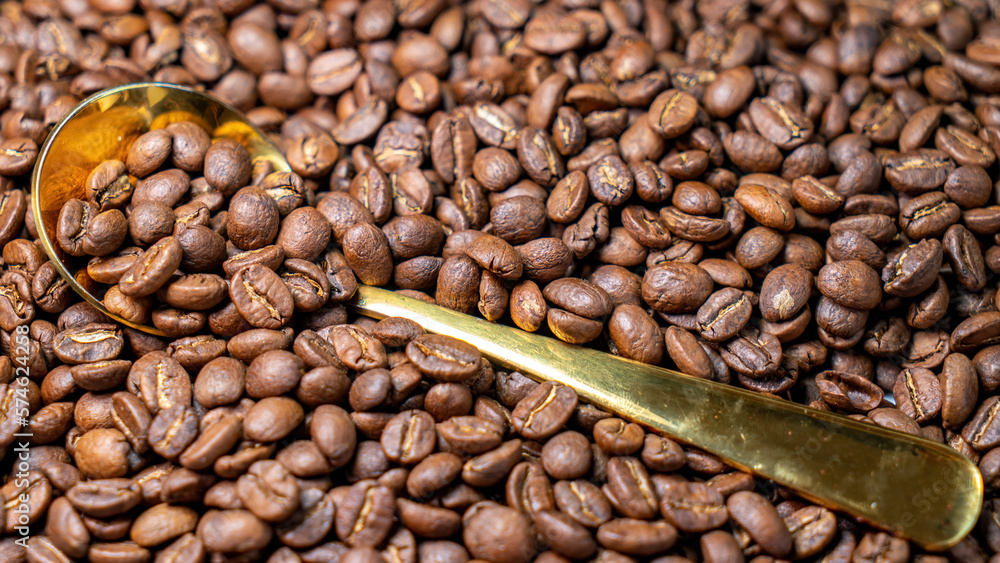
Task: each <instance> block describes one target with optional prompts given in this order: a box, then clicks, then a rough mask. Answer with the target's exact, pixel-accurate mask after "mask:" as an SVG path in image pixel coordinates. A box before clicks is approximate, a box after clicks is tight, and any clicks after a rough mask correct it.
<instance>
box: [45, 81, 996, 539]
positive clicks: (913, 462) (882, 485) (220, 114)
mask: <svg viewBox="0 0 1000 563" xmlns="http://www.w3.org/2000/svg"><path fill="white" fill-rule="evenodd" d="M179 120H201V121H202V122H203V123H204V124H205V126H206V128H207V129H208V130H209V131H212V132H213V133H212V135H213V137H233V138H237V139H239V140H241V141H242V142H243V143H244V144H245V145H246V146H247V147H248V149H249V150H250V154H251V156H252V157H253V158H254V159H255V160H256V159H266V160H269V161H270V162H271V163H272V164H273V166H274V168H275V169H276V170H287V169H288V164H287V162H286V161H285V159H284V157H283V156H282V155H281V153H280V152H279V151H278V150H277V148H275V147H274V146H273V145H272V144H271V143H270V142H269V141H268V139H267V138H266V137H265V136H264V135H263V134H262V133H260V132H259V131H258V130H257V129H256V128H254V127H253V126H252V125H250V123H249V122H248V121H246V118H244V117H243V116H242V115H241V114H240V113H239V112H238V111H237V110H235V109H233V108H231V107H229V106H227V105H225V104H223V103H222V102H219V101H218V100H215V99H214V98H212V97H210V96H208V95H206V94H203V93H200V92H196V91H194V90H190V89H188V88H183V87H180V86H172V85H167V84H135V85H129V86H123V87H120V88H114V89H111V90H107V91H104V92H101V93H99V94H96V95H94V96H91V97H90V98H88V99H87V100H84V101H83V102H82V103H81V104H80V106H78V107H77V108H76V109H75V110H74V111H73V112H72V113H70V114H69V115H68V116H67V117H66V118H65V119H64V120H63V121H61V122H60V123H59V124H58V125H56V127H55V129H54V130H53V131H52V133H51V134H50V135H49V138H48V139H47V140H46V142H45V144H44V145H43V146H42V149H41V152H40V154H39V157H38V161H37V163H36V165H35V171H34V175H33V176H32V206H33V208H32V209H33V211H34V214H35V217H36V223H37V226H38V232H39V236H40V237H41V239H42V244H43V246H44V247H45V251H46V253H47V254H48V255H49V258H50V259H51V260H52V261H53V262H54V263H55V264H56V266H57V268H58V269H59V272H60V274H62V275H63V277H64V278H66V280H67V282H68V283H69V284H70V285H71V286H72V287H73V289H74V290H75V291H76V292H77V293H79V294H80V295H81V296H82V297H84V298H85V299H86V300H87V301H89V302H90V303H91V304H92V305H94V306H95V307H97V308H98V309H100V310H101V311H103V312H105V314H108V315H109V316H111V317H114V318H116V319H117V320H118V321H119V322H121V323H123V324H125V325H127V326H131V327H133V328H137V329H139V330H143V331H146V332H150V333H153V334H160V332H159V331H158V330H156V329H155V328H153V327H151V326H139V325H135V324H133V323H129V322H127V321H125V320H123V319H120V318H117V317H116V316H115V315H112V314H110V313H109V312H108V311H107V310H106V309H105V308H104V307H103V305H101V302H100V299H99V296H98V295H95V294H93V293H91V290H92V289H93V288H96V287H97V284H95V283H94V282H93V280H91V279H90V278H89V277H88V276H87V271H86V267H85V264H83V263H80V262H76V261H74V260H75V259H69V258H70V257H68V256H65V255H64V253H62V252H61V251H60V249H59V246H58V244H57V243H56V241H55V222H56V219H57V217H58V214H59V210H60V208H61V207H62V204H63V203H64V202H65V201H66V200H67V199H69V198H71V197H79V198H82V197H84V181H85V180H86V178H87V175H88V174H89V173H90V170H91V169H93V167H94V166H96V165H97V164H98V163H99V162H101V161H103V160H106V159H109V158H117V159H123V158H124V155H125V151H126V150H127V148H128V146H129V144H130V143H131V141H132V140H134V139H135V138H136V137H138V136H139V135H141V134H142V133H144V132H146V131H148V130H149V129H150V128H157V127H162V126H165V125H166V124H168V123H171V122H173V121H179ZM67 259H68V260H67ZM64 260H65V261H64ZM352 306H353V307H354V308H355V310H357V311H358V312H360V313H362V314H365V315H368V316H372V317H375V318H382V317H387V316H401V317H407V318H410V319H412V320H414V321H416V322H418V323H420V324H421V325H422V326H423V327H424V328H426V329H427V330H429V331H431V332H436V333H440V334H447V335H450V336H454V337H456V338H459V339H462V340H465V341H468V342H469V343H471V344H473V345H474V346H476V347H478V348H479V349H480V350H482V352H483V354H484V355H486V357H487V358H489V359H490V360H492V361H493V362H496V363H498V364H500V365H503V366H506V367H508V368H511V369H516V370H519V371H521V372H522V373H524V374H526V375H530V376H532V377H534V378H536V379H541V380H553V381H558V382H560V383H564V384H566V385H569V386H571V387H573V388H574V389H576V390H577V392H578V393H579V394H580V396H582V397H584V398H585V399H587V400H589V401H591V402H593V403H594V404H597V405H599V406H601V407H604V408H606V409H608V410H610V411H613V412H615V413H617V414H619V415H620V416H622V417H624V418H627V419H629V420H633V421H636V422H638V423H640V424H643V425H646V426H648V427H650V428H653V429H654V430H657V431H660V432H663V433H665V434H667V435H669V436H671V437H674V438H676V439H678V440H680V441H682V442H684V443H687V444H690V445H692V446H696V447H699V448H702V449H704V450H705V451H708V452H710V453H712V454H715V455H717V456H719V457H720V458H722V459H723V460H725V461H726V462H728V463H730V464H731V465H733V466H735V467H738V468H740V469H743V470H745V471H749V472H751V473H753V474H756V475H759V476H762V477H765V478H768V479H772V480H774V481H775V482H776V483H779V484H781V485H784V486H786V487H788V488H790V489H792V490H794V491H796V492H797V493H798V494H800V495H802V496H803V497H804V498H807V499H810V500H812V501H815V502H817V503H819V504H822V505H824V506H827V507H830V508H833V509H837V510H841V511H843V512H846V513H848V514H850V515H852V516H854V517H856V518H858V519H860V520H863V521H865V522H868V523H870V524H872V525H874V526H877V527H879V528H882V529H885V530H889V531H892V532H894V533H896V534H899V535H900V536H903V537H907V538H910V539H912V540H914V541H915V542H917V543H918V544H920V545H922V546H924V547H925V548H928V549H932V550H936V549H945V548H947V547H949V546H951V545H954V544H955V543H956V542H958V541H959V540H960V539H961V538H963V537H964V536H965V535H966V534H967V533H968V532H969V531H970V530H971V529H972V527H973V526H974V525H975V523H976V520H977V518H978V515H979V510H980V508H981V506H982V501H983V482H982V476H981V475H980V473H979V471H978V469H977V468H976V466H975V465H974V464H973V463H972V462H971V461H969V460H968V459H967V458H966V457H965V456H963V455H962V454H960V453H958V452H957V451H955V450H953V449H951V448H949V447H947V446H944V445H942V444H939V443H935V442H931V441H929V440H924V439H922V438H917V437H914V436H911V435H908V434H903V433H899V432H895V431H891V430H887V429H884V428H880V427H877V426H873V425H868V424H862V423H859V422H855V421H853V420H850V419H848V418H845V417H842V416H838V415H834V414H831V413H826V412H821V411H816V410H813V409H809V408H806V407H803V406H801V405H797V404H794V403H791V402H787V401H780V400H776V399H770V398H767V397H763V396H761V395H757V394H754V393H751V392H748V391H744V390H742V389H738V388H736V387H731V386H728V385H722V384H718V383H714V382H711V381H705V380H701V379H697V378H694V377H689V376H686V375H683V374H680V373H677V372H674V371H670V370H666V369H662V368H658V367H654V366H649V365H645V364H640V363H637V362H632V361H629V360H625V359H623V358H619V357H617V356H612V355H610V354H605V353H603V352H599V351H596V350H591V349H588V348H581V347H577V346H572V345H569V344H566V343H563V342H561V341H558V340H555V339H552V338H546V337H543V336H538V335H534V334H529V333H527V332H523V331H521V330H518V329H515V328H511V327H506V326H503V325H499V324H495V323H490V322H487V321H484V320H480V319H476V318H474V317H471V316H468V315H463V314H461V313H456V312H454V311H451V310H448V309H445V308H443V307H438V306H435V305H430V304H427V303H424V302H422V301H419V300H416V299H411V298H407V297H405V296H402V295H399V294H397V293H394V292H392V291H387V290H384V289H378V288H374V287H360V288H358V293H357V296H356V297H355V300H354V301H353V303H352Z"/></svg>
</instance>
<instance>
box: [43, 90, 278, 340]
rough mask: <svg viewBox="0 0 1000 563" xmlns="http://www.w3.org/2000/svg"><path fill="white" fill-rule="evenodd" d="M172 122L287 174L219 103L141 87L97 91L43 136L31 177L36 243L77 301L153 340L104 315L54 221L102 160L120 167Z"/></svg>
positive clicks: (267, 147) (256, 133) (261, 138)
mask: <svg viewBox="0 0 1000 563" xmlns="http://www.w3.org/2000/svg"><path fill="white" fill-rule="evenodd" d="M177 121H193V122H195V123H198V124H200V125H202V126H203V127H204V128H205V129H206V130H207V131H209V134H210V135H211V137H212V139H213V140H215V139H219V138H222V137H228V138H231V139H235V140H237V141H240V142H241V143H243V145H244V146H246V148H247V150H249V151H250V157H251V158H252V159H253V163H254V164H257V162H258V161H261V160H266V161H268V162H270V163H271V165H272V166H273V167H274V170H276V171H278V170H289V169H290V168H289V166H288V161H286V160H285V157H284V156H283V155H282V154H281V151H279V150H278V148H277V147H275V146H274V144H273V143H271V141H270V140H268V138H267V137H266V136H265V135H264V134H263V133H262V132H260V130H258V129H257V128H256V127H254V126H253V124H251V123H250V121H248V120H247V118H246V116H244V115H243V114H242V113H241V112H240V111H239V110H237V109H235V108H233V107H231V106H229V105H228V104H226V103H224V102H222V101H221V100H219V99H217V98H215V97H214V96H211V95H209V94H205V93H204V92H199V91H197V90H192V89H191V88H186V87H184V86H176V85H174V84H161V83H139V84H128V85H125V86H119V87H117V88H110V89H108V90H103V91H101V92H98V93H97V94H94V95H93V96H90V97H89V98H87V99H86V100H83V101H82V102H80V104H79V105H77V106H76V107H75V108H74V109H73V111H71V112H70V113H69V114H68V115H66V116H65V117H64V118H63V119H62V120H61V121H59V123H57V124H56V126H55V127H54V128H53V129H52V131H51V132H50V133H49V136H48V138H47V139H46V140H45V143H44V144H43V145H42V148H41V150H40V151H39V153H38V159H37V161H36V162H35V169H34V172H33V173H32V175H31V205H32V208H31V209H32V212H33V213H34V216H35V224H36V226H37V228H38V237H39V238H40V239H41V240H42V246H43V247H44V248H45V253H46V254H48V255H49V259H51V260H52V262H53V264H55V266H56V269H57V270H59V273H60V274H61V275H62V277H63V278H64V279H65V280H66V282H67V283H69V285H70V287H72V288H73V290H74V291H76V292H77V293H78V294H79V295H80V296H81V297H83V298H84V299H86V300H87V301H89V302H90V304H91V305H93V306H94V307H97V309H98V310H100V311H101V312H102V313H104V314H105V315H107V316H109V317H111V318H113V319H115V320H116V321H118V322H119V323H122V324H123V325H126V326H130V327H132V328H135V329H139V330H142V331H145V332H148V333H151V334H156V335H158V336H165V335H164V334H163V332H162V331H160V330H159V329H157V328H156V327H153V326H151V325H137V324H135V323H132V322H129V321H127V320H125V319H123V318H121V317H119V316H118V315H115V314H114V313H112V312H110V311H108V310H107V309H106V308H105V307H104V305H103V304H102V303H101V298H102V297H103V294H101V293H98V291H99V290H100V288H101V286H100V285H99V284H97V283H96V282H94V280H92V279H91V278H90V276H89V275H88V274H87V261H86V259H85V258H74V257H72V256H69V255H68V254H66V253H65V252H63V250H62V248H60V247H59V244H58V243H57V242H56V221H57V220H58V219H59V211H60V210H61V209H62V206H63V204H64V203H66V201H67V200H69V199H72V198H77V199H86V188H85V182H86V180H87V175H89V174H90V171H91V170H93V169H94V167H96V166H97V165H98V164H100V163H101V162H103V161H105V160H110V159H116V160H121V161H124V160H125V155H126V154H128V148H129V146H131V144H132V141H134V140H135V139H136V138H138V137H139V136H140V135H142V134H143V133H146V132H147V131H150V130H152V129H161V128H163V127H166V126H167V125H169V124H171V123H174V122H177Z"/></svg>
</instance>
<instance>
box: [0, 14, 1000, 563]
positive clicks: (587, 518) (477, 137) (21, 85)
mask: <svg viewBox="0 0 1000 563" xmlns="http://www.w3.org/2000/svg"><path fill="white" fill-rule="evenodd" d="M998 10H1000V7H998V6H997V5H996V3H990V2H987V1H981V0H957V1H956V2H949V3H945V2H942V1H941V0H901V1H898V2H889V1H887V0H869V1H865V2H861V1H858V0H850V1H847V2H843V3H833V2H824V1H823V0H790V1H775V2H753V3H751V2H749V1H745V0H707V1H693V0H679V1H675V2H668V1H666V0H556V1H552V2H537V3H535V2H529V1H527V0H475V1H473V2H468V3H462V2H457V1H449V0H405V1H404V0H400V1H398V2H393V1H392V0H370V1H364V2H362V1H360V0H325V1H324V2H319V1H318V0H269V1H268V2H264V3H255V2H252V1H247V0H219V1H215V2H208V1H200V0H142V1H141V2H138V3H137V2H134V1H132V0H88V1H86V2H84V1H82V0H26V1H8V2H6V3H4V4H2V6H0V247H2V252H3V254H2V258H3V267H2V273H0V347H2V348H3V350H4V352H5V354H6V355H5V356H4V357H3V358H0V392H2V399H0V448H2V451H3V453H4V455H3V456H2V459H3V461H2V464H0V471H2V474H3V485H2V488H0V496H2V498H3V505H2V509H0V517H2V520H3V522H4V535H5V539H3V540H0V560H2V561H14V562H20V561H32V562H35V561H73V560H80V561H84V560H86V561H91V562H94V563H102V562H110V561H136V562H143V561H154V562H159V563H167V562H171V563H174V562H176V563H179V562H181V561H185V562H186V561H194V562H200V561H219V562H224V561H234V562H235V561H270V562H275V563H277V562H299V561H301V562H306V563H309V562H313V561H316V562H318V561H340V560H344V561H345V563H357V561H356V560H363V561H365V562H366V563H367V562H371V563H378V562H379V561H384V562H385V563H417V562H418V561H421V562H422V561H435V562H443V563H452V562H461V561H464V560H467V559H470V558H475V559H482V560H488V561H494V562H497V563H521V562H524V561H528V560H531V559H533V558H536V556H537V558H539V559H546V560H548V561H546V562H544V563H558V562H560V561H565V560H591V559H595V560H601V561H605V562H610V561H622V562H626V561H631V560H638V559H653V560H656V561H657V563H674V562H679V561H685V560H691V561H698V560H705V561H740V560H751V559H753V560H758V561H761V562H762V563H763V562H764V561H768V560H773V559H802V558H805V559H819V558H822V559H823V560H826V561H852V560H853V561H904V560H907V559H909V558H910V557H911V556H913V557H914V558H920V559H921V560H923V561H925V562H930V561H937V560H943V559H945V558H947V557H950V558H952V559H956V560H960V561H985V560H987V558H989V557H990V556H993V557H994V558H996V556H995V555H994V554H996V553H998V552H1000V518H997V514H1000V498H997V497H996V494H997V492H1000V416H997V413H998V412H1000V411H998V406H997V405H998V402H1000V396H998V395H996V390H997V388H998V387H1000V336H998V335H1000V310H998V300H997V289H998V287H997V286H998V283H997V282H998V278H997V274H998V273H1000V191H998V190H996V189H995V182H994V180H993V178H995V177H997V173H998V165H997V163H996V155H997V153H998V152H1000V21H998V19H997V18H998V15H1000V14H998ZM143 80H156V81H163V82H171V83H177V84H184V85H189V86H193V87H196V88H203V89H205V90H206V91H209V92H211V93H213V94H215V95H216V96H218V97H220V98H221V99H223V100H225V101H227V102H229V103H230V104H232V105H234V106H235V107H237V108H239V109H241V110H243V111H245V112H246V114H247V115H248V117H249V118H250V120H251V121H253V122H254V123H255V124H256V125H257V126H258V127H260V128H261V129H262V130H264V131H266V132H267V133H268V135H269V136H270V137H271V139H272V140H273V141H274V142H275V144H276V145H277V146H278V147H279V148H280V149H281V150H282V152H283V153H284V154H285V155H286V157H287V159H288V162H289V164H290V166H291V168H292V172H290V173H289V172H280V171H275V170H271V169H267V167H262V166H255V165H254V164H253V163H252V162H250V160H249V155H248V154H247V152H246V150H245V149H244V148H243V147H241V146H240V145H238V144H237V143H234V142H230V141H225V140H217V141H215V142H214V143H213V142H212V140H211V139H209V138H208V135H207V133H206V132H205V131H203V130H202V129H200V128H199V127H198V126H197V125H195V124H193V123H187V122H178V123H173V124H171V125H169V126H168V127H165V128H163V129H159V130H155V131H151V132H149V133H147V134H145V135H143V136H142V137H141V138H140V139H138V140H137V141H136V142H135V144H134V145H133V146H132V147H130V151H129V154H128V157H127V158H126V159H125V161H122V162H119V161H108V162H104V163H101V164H100V165H99V166H97V167H96V168H95V169H94V170H93V171H91V173H90V176H89V177H88V178H87V179H86V184H85V185H84V186H82V187H84V188H86V190H87V192H86V198H85V199H79V200H73V201H71V202H69V203H67V205H66V206H65V207H64V208H63V210H62V213H61V215H60V221H59V226H58V229H57V239H58V244H59V246H60V247H61V248H62V249H63V250H64V251H65V252H67V253H68V254H70V255H72V256H77V257H79V259H81V260H89V262H88V263H87V272H88V273H89V274H90V276H91V277H92V278H93V279H94V280H95V281H96V282H98V283H99V284H103V286H104V287H105V288H106V292H105V293H104V302H105V304H106V306H107V307H108V308H109V310H112V311H114V312H115V313H116V314H118V315H120V316H122V317H125V318H128V319H130V320H135V321H140V320H141V321H143V322H145V321H149V322H152V323H153V324H155V325H156V326H157V327H159V328H160V329H161V330H163V331H164V332H166V333H168V334H169V335H170V336H169V337H167V338H159V337H154V336H150V335H148V334H145V333H142V332H138V331H135V330H133V329H130V328H126V327H121V326H119V325H118V324H116V323H114V322H112V321H111V319H109V318H107V317H106V316H104V315H102V314H100V313H99V312H98V311H96V310H95V309H94V308H93V307H91V306H89V305H88V304H86V303H84V302H82V301H81V300H80V299H79V298H78V297H77V296H76V295H75V294H73V293H72V292H71V291H70V288H69V287H68V286H67V285H66V283H65V282H64V281H63V280H61V279H60V278H59V276H58V274H57V272H56V269H55V267H54V265H53V264H51V263H50V262H48V260H47V258H46V256H45V254H44V253H43V252H42V250H41V248H40V246H39V244H38V242H37V230H36V228H35V221H34V218H33V217H32V214H31V212H30V210H29V209H28V207H29V206H28V200H29V196H28V189H29V179H28V174H29V173H30V171H31V169H32V167H33V165H34V163H35V159H36V157H37V154H38V147H39V146H40V145H41V143H42V142H43V140H44V138H45V136H46V134H47V132H48V131H49V129H50V128H51V127H52V126H53V125H54V124H55V123H57V122H58V121H59V119H60V118H61V117H62V116H64V115H65V114H66V113H67V112H68V111H69V110H70V109H72V108H73V107H74V105H75V104H76V103H77V102H78V101H79V100H81V99H82V98H83V97H86V96H87V95H90V94H92V93H95V92H97V91H100V90H102V89H104V88H107V87H111V86H117V85H120V84H124V83H128V82H135V81H143ZM359 282H360V283H364V284H370V285H377V286H384V287H389V288H392V289H397V290H399V291H401V292H405V293H406V294H408V295H411V296H414V297H418V298H421V299H425V300H429V301H434V302H436V303H438V304H439V305H442V306H445V307H448V308H451V309H455V310H458V311H462V312H467V313H471V314H476V315H479V316H482V317H484V318H486V319H488V320H490V321H496V322H500V323H507V324H511V325H513V326H517V327H520V328H522V329H524V330H527V331H532V332H538V333H541V334H546V335H550V336H554V337H556V338H559V339H562V340H564V341H567V342H571V343H575V344H582V345H588V346H594V347H597V348H600V349H603V350H606V351H609V352H611V353H615V354H619V355H622V356H625V357H628V358H631V359H635V360H638V361H642V362H646V363H651V364H658V365H662V366H664V367H669V368H674V369H677V370H679V371H682V372H684V373H686V374H688V375H691V376H693V377H701V378H706V379H713V380H716V381H720V382H724V383H728V384H732V385H738V386H741V387H744V388H747V389H750V390H752V391H755V392H760V393H765V394H769V395H773V396H776V397H779V398H782V399H785V400H792V401H796V402H799V403H802V404H807V405H809V406H812V407H814V408H818V409H823V410H830V411H834V412H838V413H841V414H845V415H849V416H851V417H853V418H855V419H857V420H861V421H865V422H869V423H872V424H877V425H881V426H885V427H889V428H893V429H896V430H901V431H903V432H909V433H913V434H916V435H920V436H924V437H926V438H929V439H932V440H936V441H940V442H944V443H947V444H948V445H950V446H952V447H954V448H955V449H957V450H958V451H960V452H962V453H963V454H964V455H966V456H968V457H969V458H970V459H972V460H973V461H974V462H976V463H977V464H978V465H979V467H980V469H981V471H982V474H983V477H984V481H985V483H986V502H985V504H984V507H983V516H982V519H981V525H980V526H979V527H978V528H977V530H976V531H975V532H974V533H973V534H971V535H970V536H969V537H967V538H965V539H963V540H962V542H961V543H959V544H958V545H957V546H956V547H955V548H952V549H951V550H949V551H948V552H947V553H946V554H926V553H924V552H923V551H922V550H921V549H920V548H918V547H917V546H915V545H911V544H910V543H908V542H906V541H904V540H902V539H899V538H895V537H892V536H891V535H888V534H886V533H883V532H878V531H875V530H871V529H870V528H866V527H863V526H860V525H858V524H855V523H853V522H851V521H849V520H848V519H847V518H845V517H842V516H838V515H835V514H833V513H832V512H830V511H828V510H826V509H823V508H819V507H815V506H810V505H809V504H808V503H805V502H803V501H802V500H801V499H798V498H797V497H795V496H794V495H793V494H791V493H789V492H788V491H785V490H783V489H781V488H780V487H775V486H774V485H773V484H771V483H767V482H763V481H759V480H756V479H754V478H753V477H751V476H749V475H747V474H744V473H741V472H738V471H733V470H731V469H729V468H727V467H726V466H725V465H724V464H722V463H721V462H720V461H719V460H718V459H716V458H714V457H713V456H711V455H709V454H707V453H705V452H701V451H698V450H696V449H693V448H687V447H683V446H681V445H679V444H677V443H675V442H674V441H672V440H669V439H667V438H663V437H660V436H656V435H653V434H649V433H646V432H645V431H644V430H643V429H642V428H639V427H638V426H636V425H634V424H630V423H627V422H625V421H622V420H619V419H617V418H615V417H613V416H611V415H610V414H608V413H605V412H602V411H600V410H599V409H597V408H594V407H592V406H590V405H586V404H584V403H579V402H578V401H577V398H576V395H575V393H574V392H573V391H572V390H571V389H568V388H565V387H560V386H554V385H551V384H542V385H539V384H537V383H535V382H533V381H531V380H530V379H528V378H527V377H525V376H524V375H522V374H519V373H516V372H506V371H503V370H500V369H498V368H495V367H494V366H491V365H490V364H489V362H488V361H486V360H484V359H482V357H481V356H480V354H479V352H478V351H477V350H475V349H474V348H471V347H470V346H468V345H467V344H464V343H461V342H458V341H455V340H452V339H448V338H444V337H438V336H432V335H427V334H424V331H423V330H422V329H421V328H420V327H419V326H416V325H415V324H413V323H412V322H409V321H405V320H402V319H387V320H383V321H380V322H378V323H376V322H375V321H373V320H369V319H364V318H359V317H356V316H353V315H351V314H349V312H348V310H347V309H346V308H345V305H344V303H345V302H346V301H347V300H348V299H349V298H350V297H351V296H352V295H353V293H354V291H355V290H356V287H357V284H358V283H359ZM21 368H23V369H21ZM19 370H20V371H19ZM25 370H26V371H27V372H28V374H27V377H21V376H22V375H24V371H25ZM19 399H21V400H24V401H26V403H27V410H26V411H20V410H18V405H19V404H21V403H20V402H19ZM22 431H26V432H30V433H31V434H32V437H31V438H30V440H29V442H30V447H29V448H28V451H27V458H28V459H27V462H26V463H27V464H28V466H27V469H28V471H26V472H24V474H23V475H22V474H19V471H20V470H19V467H20V465H19V461H20V460H19V457H18V456H19V455H20V454H21V450H19V449H18V448H20V444H21V441H19V440H17V439H16V437H15V436H14V434H15V433H19V432H22ZM877 478H884V479H892V478H893V476H892V475H888V474H887V475H880V476H877ZM900 486H905V484H900ZM21 499H27V502H22V500H21ZM872 500H873V501H878V500H879V499H872ZM25 507H26V508H25ZM23 509H26V510H27V513H26V514H24V513H21V512H18V510H23ZM22 518H25V519H26V520H27V523H28V524H30V530H28V531H30V534H29V535H30V536H31V539H30V541H28V542H27V547H24V546H20V545H18V544H17V543H16V542H15V540H16V539H17V538H18V537H24V536H23V535H22V533H21V531H20V530H18V529H17V526H18V525H19V522H20V521H21V519H22ZM359 558H360V559H359Z"/></svg>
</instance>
